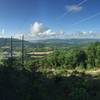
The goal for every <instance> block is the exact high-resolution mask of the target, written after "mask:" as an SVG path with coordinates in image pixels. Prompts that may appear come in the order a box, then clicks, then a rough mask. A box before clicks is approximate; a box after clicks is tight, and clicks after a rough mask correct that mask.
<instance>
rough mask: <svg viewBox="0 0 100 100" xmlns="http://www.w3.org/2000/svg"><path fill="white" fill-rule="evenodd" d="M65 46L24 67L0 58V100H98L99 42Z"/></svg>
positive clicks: (12, 59) (99, 98)
mask: <svg viewBox="0 0 100 100" xmlns="http://www.w3.org/2000/svg"><path fill="white" fill-rule="evenodd" d="M32 45H33V44H31V46H32ZM54 45H55V44H53V46H54ZM40 46H41V45H40ZM40 46H39V47H38V51H44V50H45V49H43V47H44V46H43V45H42V46H41V48H40ZM51 46H52V45H51V44H50V45H48V47H51ZM53 46H52V47H53ZM59 46H60V45H59ZM64 46H65V44H64ZM45 47H46V46H45ZM65 47H66V46H65ZM65 47H64V48H63V47H58V48H56V49H55V48H53V49H52V53H50V54H48V55H45V56H43V57H42V58H40V59H36V58H35V59H33V58H30V57H29V58H28V59H25V61H24V65H22V63H21V61H20V60H21V59H19V58H8V59H2V60H1V62H2V63H0V100H100V88H99V85H100V72H99V67H100V43H99V42H92V43H88V44H85V45H84V44H81V46H80V44H78V45H67V47H66V48H65ZM32 48H34V47H32ZM39 48H40V49H39ZM31 50H32V49H31ZM35 50H36V49H35ZM50 50H51V49H50ZM33 51H34V50H33ZM47 51H49V50H48V49H47ZM94 71H95V73H94ZM97 71H98V73H96V72H97Z"/></svg>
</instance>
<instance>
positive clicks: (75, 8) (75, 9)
mask: <svg viewBox="0 0 100 100" xmlns="http://www.w3.org/2000/svg"><path fill="white" fill-rule="evenodd" d="M65 8H66V10H67V12H80V11H81V10H82V9H83V7H82V6H79V5H67V6H66V7H65Z"/></svg>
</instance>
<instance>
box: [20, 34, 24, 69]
mask: <svg viewBox="0 0 100 100" xmlns="http://www.w3.org/2000/svg"><path fill="white" fill-rule="evenodd" d="M21 46H22V66H23V68H24V35H22V44H21Z"/></svg>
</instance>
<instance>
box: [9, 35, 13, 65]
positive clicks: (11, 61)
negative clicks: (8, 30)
mask: <svg viewBox="0 0 100 100" xmlns="http://www.w3.org/2000/svg"><path fill="white" fill-rule="evenodd" d="M12 42H13V38H12V36H11V41H10V63H11V66H12V65H13V43H12Z"/></svg>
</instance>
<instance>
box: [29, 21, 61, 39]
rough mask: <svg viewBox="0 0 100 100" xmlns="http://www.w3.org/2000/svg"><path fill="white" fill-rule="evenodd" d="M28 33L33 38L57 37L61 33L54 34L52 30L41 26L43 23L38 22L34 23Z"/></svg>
mask: <svg viewBox="0 0 100 100" xmlns="http://www.w3.org/2000/svg"><path fill="white" fill-rule="evenodd" d="M30 32H31V34H32V36H34V37H42V38H43V37H47V38H49V37H52V36H58V35H62V34H63V32H54V31H53V30H52V29H50V28H47V27H46V26H44V25H43V23H39V22H34V23H33V24H32V25H31V28H30Z"/></svg>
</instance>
